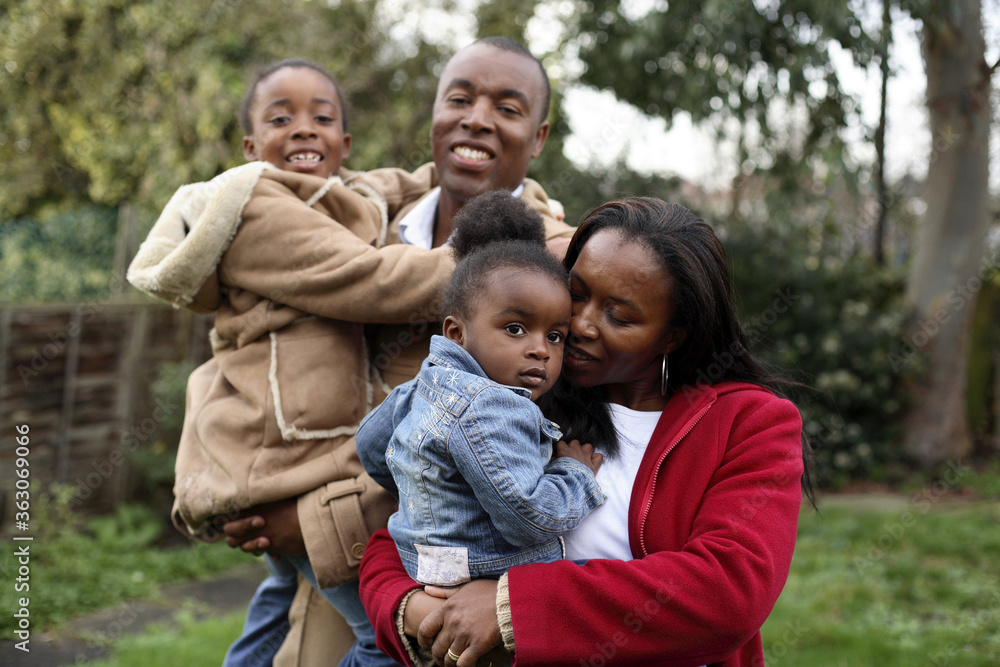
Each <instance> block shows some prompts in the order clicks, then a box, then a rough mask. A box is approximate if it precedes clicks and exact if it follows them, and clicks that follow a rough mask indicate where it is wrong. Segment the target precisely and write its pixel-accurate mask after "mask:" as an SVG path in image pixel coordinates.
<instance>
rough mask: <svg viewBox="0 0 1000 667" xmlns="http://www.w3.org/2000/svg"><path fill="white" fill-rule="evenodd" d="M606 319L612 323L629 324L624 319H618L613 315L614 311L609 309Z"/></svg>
mask: <svg viewBox="0 0 1000 667" xmlns="http://www.w3.org/2000/svg"><path fill="white" fill-rule="evenodd" d="M608 319H609V320H610V321H611V323H612V324H617V325H618V326H626V325H628V324H629V323H628V322H626V321H625V320H620V319H618V318H617V317H615V315H614V313H612V312H611V311H610V310H609V311H608Z"/></svg>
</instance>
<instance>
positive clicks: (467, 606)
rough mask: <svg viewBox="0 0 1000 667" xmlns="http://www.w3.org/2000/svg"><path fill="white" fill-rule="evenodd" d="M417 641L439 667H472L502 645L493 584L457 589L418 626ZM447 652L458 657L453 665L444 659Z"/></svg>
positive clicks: (481, 581)
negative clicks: (429, 650) (432, 656)
mask: <svg viewBox="0 0 1000 667" xmlns="http://www.w3.org/2000/svg"><path fill="white" fill-rule="evenodd" d="M414 597H416V595H414ZM411 599H412V598H411ZM417 641H419V642H420V645H421V646H422V647H424V648H427V647H430V649H431V653H432V654H433V655H434V661H435V662H436V663H437V664H439V665H446V666H447V667H452V666H453V665H455V664H457V665H458V667H474V666H475V664H476V660H478V659H479V658H480V657H481V656H482V655H485V654H486V653H487V652H488V651H489V650H490V649H492V648H493V647H494V646H497V645H498V644H499V643H500V642H501V641H503V638H502V637H501V636H500V625H499V622H498V621H497V582H496V580H495V579H475V580H473V581H470V582H469V583H467V584H465V585H464V586H462V587H461V588H460V589H458V590H457V591H456V592H455V593H453V594H452V596H451V597H450V598H448V599H447V600H445V602H444V604H442V605H441V606H440V607H438V608H437V609H436V610H434V611H432V612H431V613H430V614H429V615H428V616H427V618H425V619H424V621H423V623H421V624H420V627H419V629H418V634H417ZM449 651H451V653H452V655H458V656H460V657H459V660H458V661H457V663H456V661H455V660H453V659H452V658H451V657H448V655H449V653H448V652H449Z"/></svg>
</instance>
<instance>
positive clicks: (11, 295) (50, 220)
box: [0, 204, 117, 302]
mask: <svg viewBox="0 0 1000 667" xmlns="http://www.w3.org/2000/svg"><path fill="white" fill-rule="evenodd" d="M0 225H2V226H0V275H3V282H0V302H5V301H96V300H98V299H100V298H103V297H105V296H106V295H107V293H108V289H109V283H110V281H111V268H112V265H113V264H114V258H115V228H116V226H117V212H116V211H115V209H113V208H109V207H106V206H98V205H94V204H85V205H81V206H80V207H79V208H76V209H71V210H63V209H58V208H55V207H52V206H49V207H46V208H45V209H44V210H43V211H41V212H40V213H39V214H38V215H37V216H35V217H22V218H17V219H15V220H11V221H7V222H0Z"/></svg>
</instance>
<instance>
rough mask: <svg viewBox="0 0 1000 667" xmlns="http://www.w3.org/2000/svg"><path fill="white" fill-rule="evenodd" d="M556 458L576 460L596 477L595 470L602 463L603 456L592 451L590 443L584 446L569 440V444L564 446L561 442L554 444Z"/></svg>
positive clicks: (592, 447)
mask: <svg viewBox="0 0 1000 667" xmlns="http://www.w3.org/2000/svg"><path fill="white" fill-rule="evenodd" d="M555 455H556V457H557V458H558V457H560V456H566V457H568V458H571V459H576V460H577V461H579V462H580V463H582V464H583V465H585V466H587V467H588V468H590V469H591V470H592V471H593V473H594V474H595V475H596V474H597V470H598V469H599V468H600V467H601V464H602V463H604V454H601V453H600V452H595V451H594V446H593V445H592V444H590V443H587V444H586V445H581V444H580V441H579V440H570V442H569V444H566V443H565V442H563V441H562V440H560V441H559V442H557V443H556V447H555Z"/></svg>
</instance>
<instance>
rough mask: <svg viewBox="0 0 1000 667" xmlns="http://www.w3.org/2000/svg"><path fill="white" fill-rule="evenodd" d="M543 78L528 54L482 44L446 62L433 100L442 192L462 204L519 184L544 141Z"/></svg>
mask: <svg viewBox="0 0 1000 667" xmlns="http://www.w3.org/2000/svg"><path fill="white" fill-rule="evenodd" d="M545 99H546V94H545V83H544V80H543V79H542V72H541V70H540V68H539V65H538V63H537V62H535V61H534V60H533V59H532V58H529V57H528V56H525V55H522V54H520V53H515V52H512V51H506V50H503V49H499V48H496V47H495V46H491V45H489V44H482V43H477V44H473V45H471V46H469V47H466V48H465V49H462V50H461V51H459V52H458V53H457V54H456V55H455V56H454V57H453V58H452V59H451V60H450V61H449V62H448V65H447V66H446V67H445V69H444V72H443V73H442V75H441V81H440V84H439V85H438V92H437V98H436V99H435V101H434V120H433V124H432V126H431V145H432V148H433V153H434V162H435V164H436V165H437V168H438V176H439V178H440V181H441V190H442V193H441V196H442V197H444V198H449V199H451V200H453V201H454V202H455V203H456V204H458V205H459V206H461V204H462V203H464V202H465V201H467V200H468V199H471V198H472V197H475V196H476V195H479V194H483V193H484V192H488V191H490V190H496V189H505V190H514V189H516V188H517V187H518V186H519V185H521V181H523V180H524V177H525V175H526V174H527V172H528V164H529V163H530V162H531V160H532V158H534V157H536V156H537V155H538V154H539V153H540V152H541V150H542V147H543V146H544V145H545V139H546V137H548V134H549V124H548V122H546V121H545V118H544V114H545V113H546V109H545V108H544V106H545Z"/></svg>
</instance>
